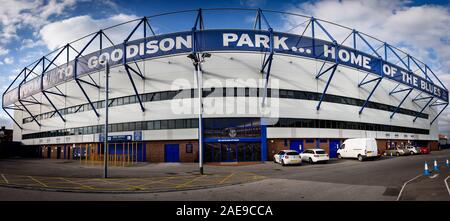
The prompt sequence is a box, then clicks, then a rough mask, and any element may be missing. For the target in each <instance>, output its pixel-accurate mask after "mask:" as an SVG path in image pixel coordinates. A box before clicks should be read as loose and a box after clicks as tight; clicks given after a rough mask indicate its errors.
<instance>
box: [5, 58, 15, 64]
mask: <svg viewBox="0 0 450 221" xmlns="http://www.w3.org/2000/svg"><path fill="white" fill-rule="evenodd" d="M3 62H4V63H5V64H12V63H14V58H13V57H6V58H5V59H3Z"/></svg>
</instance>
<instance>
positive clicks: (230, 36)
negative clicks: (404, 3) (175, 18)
mask: <svg viewBox="0 0 450 221" xmlns="http://www.w3.org/2000/svg"><path fill="white" fill-rule="evenodd" d="M269 36H270V33H269V32H268V31H262V30H203V31H197V32H195V37H194V38H193V36H192V32H191V31H186V32H178V33H171V34H165V35H158V36H151V37H148V38H145V39H144V38H143V39H138V40H135V41H131V42H128V43H127V45H126V47H124V45H123V44H120V45H116V46H114V47H109V48H105V49H103V50H101V51H97V52H93V53H90V54H88V55H85V56H82V57H80V58H79V59H78V60H77V61H76V62H75V61H71V62H69V63H68V64H65V65H61V66H59V67H57V68H54V69H52V70H50V71H48V72H46V73H44V76H43V78H42V79H43V82H42V87H43V89H47V88H50V87H53V86H56V85H57V84H60V83H62V82H64V81H67V80H69V79H71V78H74V77H80V76H83V75H86V74H89V73H92V72H95V71H99V70H103V69H104V65H105V64H106V62H107V61H109V63H110V65H111V66H114V65H119V64H121V63H122V62H123V59H124V56H125V58H126V61H127V62H132V61H139V60H144V59H149V58H157V57H161V56H167V55H174V54H182V53H189V52H191V51H192V47H193V45H192V43H193V42H192V40H193V39H195V48H196V51H198V52H212V51H247V52H252V51H253V52H268V51H269V50H270V49H269V47H270V37H269ZM313 41H314V44H313ZM313 45H314V47H313ZM273 48H274V51H275V53H278V54H287V55H292V56H300V57H307V58H312V59H319V60H323V61H330V62H334V61H335V60H337V61H338V62H339V64H340V65H344V66H349V67H352V68H356V69H359V70H363V71H367V72H370V73H373V74H376V75H378V76H380V77H381V76H382V77H385V78H388V79H392V80H394V81H396V82H399V83H401V84H404V85H407V86H410V87H413V88H414V89H417V90H419V91H422V92H424V93H426V94H429V95H432V96H434V97H437V98H438V99H440V100H443V101H448V91H447V90H445V89H444V88H442V87H440V86H437V85H435V84H434V83H433V82H430V81H428V80H426V79H425V78H424V77H421V76H419V75H416V74H414V73H412V72H411V71H409V70H407V69H405V68H402V67H399V66H398V65H395V64H392V63H390V62H387V61H384V60H382V59H381V58H379V57H376V56H372V55H369V54H367V53H364V52H361V51H358V50H354V49H352V48H349V47H345V46H338V48H336V47H335V45H334V44H333V43H331V42H327V41H324V40H320V39H312V38H309V37H306V36H299V35H293V34H287V33H278V32H274V33H273ZM336 50H337V51H336ZM336 56H337V59H336ZM40 83H41V82H40V77H37V78H35V79H32V80H31V81H29V82H27V83H26V84H24V85H22V86H21V88H20V95H21V98H25V97H26V96H29V95H31V94H33V93H37V92H39V91H40V85H41V84H40ZM17 100H18V93H17V91H16V92H14V90H11V91H8V93H6V94H5V97H4V99H3V103H4V105H10V104H13V103H14V102H16V101H17Z"/></svg>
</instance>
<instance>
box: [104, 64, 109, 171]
mask: <svg viewBox="0 0 450 221" xmlns="http://www.w3.org/2000/svg"><path fill="white" fill-rule="evenodd" d="M105 74H106V88H105V136H104V137H105V138H104V139H105V144H104V170H103V178H108V156H109V148H108V106H109V105H108V103H109V96H108V95H109V63H108V62H106V67H105Z"/></svg>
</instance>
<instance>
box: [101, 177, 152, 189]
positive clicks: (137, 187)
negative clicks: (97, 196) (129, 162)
mask: <svg viewBox="0 0 450 221" xmlns="http://www.w3.org/2000/svg"><path fill="white" fill-rule="evenodd" d="M95 180H101V181H103V182H105V183H109V184H116V185H121V186H128V187H129V188H128V189H130V188H134V189H138V190H144V189H143V188H140V187H139V186H134V185H131V184H127V183H120V182H109V181H106V180H105V179H95ZM97 189H101V188H97Z"/></svg>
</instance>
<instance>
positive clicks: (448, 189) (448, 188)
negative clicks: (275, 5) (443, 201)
mask: <svg viewBox="0 0 450 221" xmlns="http://www.w3.org/2000/svg"><path fill="white" fill-rule="evenodd" d="M448 178H450V176H448V177H447V178H445V180H444V183H445V186H446V187H447V191H448V195H450V187H448V182H447V180H448Z"/></svg>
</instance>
